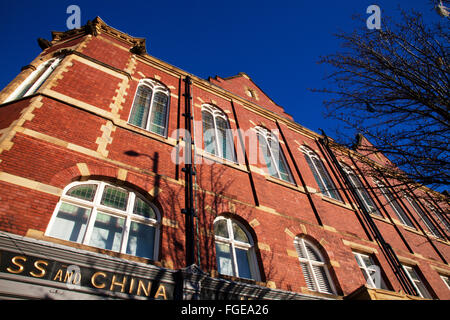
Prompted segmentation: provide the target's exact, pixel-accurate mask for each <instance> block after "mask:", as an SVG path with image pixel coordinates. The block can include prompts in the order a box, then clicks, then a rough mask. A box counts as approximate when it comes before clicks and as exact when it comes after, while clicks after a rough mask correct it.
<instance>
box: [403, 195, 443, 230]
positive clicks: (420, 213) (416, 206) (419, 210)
mask: <svg viewBox="0 0 450 320" xmlns="http://www.w3.org/2000/svg"><path fill="white" fill-rule="evenodd" d="M407 199H408V202H409V203H410V204H411V205H412V206H413V208H414V210H415V211H416V213H417V214H418V216H419V217H420V219H422V221H423V223H425V225H426V226H427V228H428V230H430V232H431V233H432V234H433V235H434V236H436V237H439V238H442V235H441V233H440V232H439V230H438V228H436V226H435V225H434V224H433V222H431V220H430V219H429V218H428V216H427V215H426V214H425V212H424V211H423V210H422V208H420V206H419V204H418V203H417V202H416V201H415V200H413V199H411V198H407Z"/></svg>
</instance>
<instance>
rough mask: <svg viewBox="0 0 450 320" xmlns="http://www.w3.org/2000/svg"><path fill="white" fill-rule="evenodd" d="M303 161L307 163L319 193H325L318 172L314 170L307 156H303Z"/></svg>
mask: <svg viewBox="0 0 450 320" xmlns="http://www.w3.org/2000/svg"><path fill="white" fill-rule="evenodd" d="M305 159H306V162H307V163H308V166H309V168H310V169H311V171H312V173H313V175H314V179H315V180H316V182H317V184H318V185H319V189H320V191H321V192H322V193H325V190H326V189H325V186H324V185H323V183H322V180H321V179H320V176H319V172H318V171H317V170H316V168H315V166H314V164H313V162H312V160H311V158H310V156H309V155H305Z"/></svg>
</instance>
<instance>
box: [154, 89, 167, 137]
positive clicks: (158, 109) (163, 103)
mask: <svg viewBox="0 0 450 320" xmlns="http://www.w3.org/2000/svg"><path fill="white" fill-rule="evenodd" d="M167 102H168V98H167V95H166V94H165V93H163V92H156V93H155V98H154V100H153V106H152V116H151V124H152V126H151V128H150V131H152V132H155V133H157V134H160V135H164V133H165V128H166V114H167Z"/></svg>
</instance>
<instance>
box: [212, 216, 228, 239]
mask: <svg viewBox="0 0 450 320" xmlns="http://www.w3.org/2000/svg"><path fill="white" fill-rule="evenodd" d="M214 234H215V235H216V236H220V237H224V238H227V239H228V238H230V236H229V235H228V226H227V220H218V221H216V223H214Z"/></svg>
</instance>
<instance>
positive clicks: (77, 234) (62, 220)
mask: <svg viewBox="0 0 450 320" xmlns="http://www.w3.org/2000/svg"><path fill="white" fill-rule="evenodd" d="M90 214H91V209H86V208H81V207H78V206H74V205H71V204H68V203H61V206H60V207H59V211H58V213H57V215H56V218H55V221H54V223H53V226H52V229H51V230H50V234H49V235H50V236H51V237H55V238H59V239H63V240H69V241H74V242H78V243H81V242H82V241H83V236H84V233H85V231H86V225H87V221H88V219H89V216H90Z"/></svg>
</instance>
